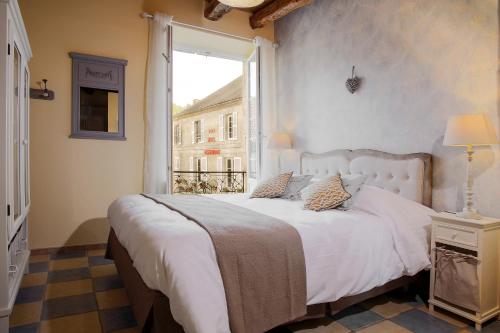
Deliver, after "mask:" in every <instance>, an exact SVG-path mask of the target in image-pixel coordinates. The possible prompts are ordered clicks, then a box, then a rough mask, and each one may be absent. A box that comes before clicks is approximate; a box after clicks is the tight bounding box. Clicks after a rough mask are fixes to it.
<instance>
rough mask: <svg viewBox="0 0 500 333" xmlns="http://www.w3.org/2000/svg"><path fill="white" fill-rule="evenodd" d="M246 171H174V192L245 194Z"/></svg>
mask: <svg viewBox="0 0 500 333" xmlns="http://www.w3.org/2000/svg"><path fill="white" fill-rule="evenodd" d="M245 178H246V172H245V171H232V172H229V171H226V172H217V171H174V172H173V186H174V189H173V192H174V193H195V194H217V193H243V192H245V182H246V179H245Z"/></svg>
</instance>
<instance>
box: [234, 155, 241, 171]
mask: <svg viewBox="0 0 500 333" xmlns="http://www.w3.org/2000/svg"><path fill="white" fill-rule="evenodd" d="M233 163H234V166H233V170H234V171H241V157H235V158H234V159H233Z"/></svg>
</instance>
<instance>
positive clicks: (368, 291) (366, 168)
mask: <svg viewBox="0 0 500 333" xmlns="http://www.w3.org/2000/svg"><path fill="white" fill-rule="evenodd" d="M300 163H301V173H302V174H311V175H313V176H314V177H318V178H319V177H325V176H329V175H335V174H337V173H340V174H342V175H348V174H362V175H365V176H366V181H365V183H366V184H367V185H369V186H367V189H368V188H371V187H374V188H380V189H384V190H386V191H384V194H383V195H386V194H387V195H388V197H387V198H388V199H386V200H385V201H384V199H383V198H376V200H379V202H378V205H381V204H384V202H387V201H388V200H391V199H390V198H392V197H390V196H391V195H393V196H394V194H397V196H396V197H403V198H406V199H409V200H406V201H407V202H410V200H411V202H412V203H414V202H416V203H419V204H422V205H425V206H430V205H431V202H432V197H431V191H432V157H431V155H429V154H425V153H417V154H404V155H403V154H399V155H396V154H389V153H384V152H379V151H373V150H353V151H351V150H335V151H331V152H328V153H323V154H313V153H304V154H302V156H301V161H300ZM367 193H368V190H367ZM392 193H394V194H392ZM214 198H215V199H216V200H220V201H223V202H226V203H230V204H232V205H236V206H241V207H245V208H246V209H250V210H255V211H258V212H259V213H262V214H265V215H268V216H272V217H275V218H277V219H280V220H283V221H285V220H286V222H287V223H290V225H292V226H293V227H294V228H295V229H297V230H298V232H299V234H300V236H301V238H302V242H303V246H304V255H305V262H306V267H307V314H306V315H305V316H303V317H301V318H295V319H294V320H295V321H300V320H304V319H307V318H314V317H321V316H324V315H325V314H327V313H330V314H333V313H336V312H338V311H340V310H342V309H343V308H345V307H347V306H350V305H352V304H355V303H358V302H361V301H363V300H366V299H368V298H371V297H374V296H377V295H379V294H382V293H384V292H387V291H389V290H392V289H395V288H399V287H401V286H404V285H407V284H408V283H409V282H411V281H413V280H414V279H415V278H416V277H418V276H419V274H418V273H419V272H421V271H422V270H424V269H425V268H427V267H426V266H427V261H426V260H424V259H425V258H427V259H428V249H425V250H424V247H421V249H420V250H418V251H412V250H409V249H407V248H403V247H404V246H406V245H405V244H406V243H412V242H413V241H414V240H413V239H407V238H405V237H413V235H412V233H413V231H412V230H406V231H404V232H406V234H405V233H403V231H397V230H396V231H394V229H395V228H396V229H397V228H399V226H400V225H401V224H398V223H392V224H391V223H388V222H387V221H386V220H389V219H391V218H392V219H393V220H397V219H398V218H400V219H401V218H406V217H402V215H401V212H398V210H397V209H396V208H397V207H396V208H394V209H392V208H391V207H388V208H387V209H388V210H389V211H390V210H391V209H392V211H390V212H389V213H390V214H388V215H387V219H383V218H381V217H380V216H376V215H374V214H372V213H370V212H367V211H363V210H362V209H359V210H358V209H353V210H352V211H348V212H343V211H337V210H335V211H327V212H321V213H316V212H310V211H304V210H303V209H301V207H302V206H301V202H300V201H295V202H293V201H288V200H282V199H248V197H247V196H245V195H219V196H217V197H214ZM398 200H399V199H398ZM406 201H405V202H406ZM405 202H403V205H404V204H407V203H405ZM375 206H376V205H375ZM389 206H390V205H389ZM394 206H397V205H394ZM374 209H377V208H376V207H374ZM412 209H413V208H412ZM400 210H403V208H401V209H400ZM417 210H418V209H417ZM398 213H399V214H400V215H398ZM391 214H392V215H391ZM108 216H109V220H110V223H111V226H112V228H111V232H110V236H109V242H108V251H107V255H108V256H109V257H110V258H113V259H114V260H115V263H116V266H117V268H118V271H119V273H120V276H121V277H122V280H123V283H124V285H125V288H126V290H127V294H128V296H129V299H130V301H131V305H132V309H133V311H134V314H135V316H136V320H137V321H138V324H139V327H140V328H141V330H142V331H143V332H184V331H186V332H229V328H228V324H227V305H226V302H225V297H224V286H223V285H222V282H221V279H220V276H218V275H219V273H218V269H217V260H216V256H215V253H214V250H213V248H212V247H213V246H212V245H211V242H210V238H209V237H208V235H207V234H206V233H205V232H204V230H203V229H202V228H200V227H199V226H197V225H196V224H195V223H188V222H189V219H186V217H185V216H181V215H180V214H178V213H177V212H175V211H172V210H169V209H168V208H167V207H165V206H162V205H160V204H159V203H157V202H155V201H154V200H151V199H149V198H147V197H143V196H127V197H123V198H120V199H118V200H117V201H115V202H114V203H113V204H112V205H111V207H110V209H109V213H108ZM408 219H410V217H408ZM311 221H314V222H313V223H311ZM393 222H394V221H393ZM417 233H418V232H417ZM420 236H421V238H425V237H426V236H425V235H420ZM192 244H196V246H194V245H192ZM398 246H399V247H400V248H401V250H398ZM194 248H195V250H196V251H195V252H196V253H193V251H194V250H193V249H194ZM426 251H427V252H426ZM412 252H418V254H419V255H420V261H418V262H416V261H415V263H414V264H413V265H411V264H407V265H406V263H407V262H410V263H411V260H412V259H415V260H416V259H419V258H415V256H414V254H413V253H412ZM373 254H375V255H373ZM412 255H413V258H412V257H411V256H412ZM406 257H408V258H406ZM134 258H135V260H134ZM146 258H147V259H146ZM353 258H356V260H354V261H353ZM174 267H175V269H173V268H174ZM174 318H175V319H174ZM179 322H180V323H182V326H181V325H180V324H179Z"/></svg>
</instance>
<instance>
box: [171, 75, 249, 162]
mask: <svg viewBox="0 0 500 333" xmlns="http://www.w3.org/2000/svg"><path fill="white" fill-rule="evenodd" d="M242 82H243V79H242V77H240V78H238V79H236V80H234V81H233V82H231V83H229V84H228V85H226V86H224V87H222V88H221V89H219V90H218V91H216V92H214V93H213V94H211V95H209V96H207V97H206V98H204V99H203V100H200V101H197V102H196V103H195V104H194V105H192V106H190V107H189V108H187V109H185V110H184V111H182V112H180V113H178V114H176V115H174V117H173V131H172V132H173V141H172V142H173V154H172V158H173V170H174V171H209V172H210V171H212V172H214V171H221V172H226V171H246V167H247V166H246V133H245V132H246V131H245V128H246V122H245V119H246V114H245V113H246V112H245V109H246V108H245V107H244V103H243V84H242Z"/></svg>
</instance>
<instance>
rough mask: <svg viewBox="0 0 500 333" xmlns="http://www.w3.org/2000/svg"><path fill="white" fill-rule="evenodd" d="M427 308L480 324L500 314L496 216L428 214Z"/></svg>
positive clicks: (499, 246)
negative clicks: (440, 310)
mask: <svg viewBox="0 0 500 333" xmlns="http://www.w3.org/2000/svg"><path fill="white" fill-rule="evenodd" d="M431 249H432V250H431V251H432V253H431V254H432V255H431V258H432V267H431V284H430V299H429V309H430V310H431V311H433V310H434V306H437V307H440V308H443V309H445V310H448V311H450V312H453V313H455V314H457V315H459V316H462V317H464V318H467V319H469V320H472V321H474V322H475V323H476V330H478V331H480V330H481V325H482V324H483V323H484V322H485V321H487V320H489V319H491V318H493V317H495V316H498V315H499V314H500V274H499V270H500V219H494V218H489V217H483V218H482V219H481V220H470V219H463V218H460V217H457V216H456V215H455V214H450V213H439V214H434V215H432V238H431Z"/></svg>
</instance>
